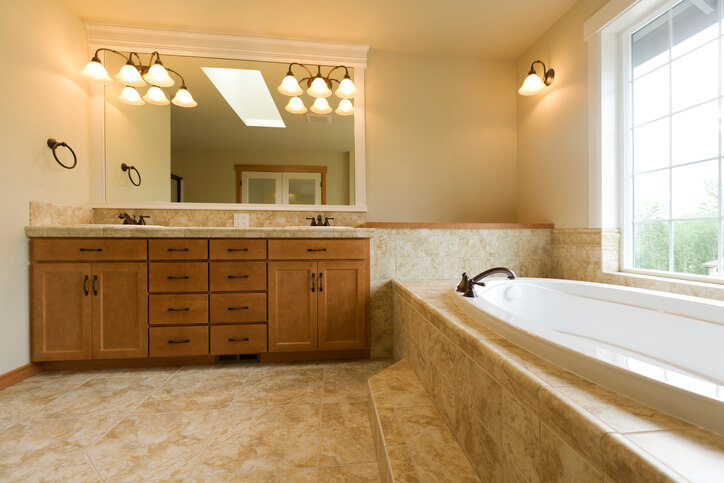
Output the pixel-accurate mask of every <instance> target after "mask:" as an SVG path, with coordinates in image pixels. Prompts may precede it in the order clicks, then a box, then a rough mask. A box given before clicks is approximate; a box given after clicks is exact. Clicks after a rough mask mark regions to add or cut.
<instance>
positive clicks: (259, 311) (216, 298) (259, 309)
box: [211, 293, 266, 324]
mask: <svg viewBox="0 0 724 483" xmlns="http://www.w3.org/2000/svg"><path fill="white" fill-rule="evenodd" d="M264 321H266V294H265V293H232V294H212V295H211V323H212V324H223V323H233V322H264Z"/></svg>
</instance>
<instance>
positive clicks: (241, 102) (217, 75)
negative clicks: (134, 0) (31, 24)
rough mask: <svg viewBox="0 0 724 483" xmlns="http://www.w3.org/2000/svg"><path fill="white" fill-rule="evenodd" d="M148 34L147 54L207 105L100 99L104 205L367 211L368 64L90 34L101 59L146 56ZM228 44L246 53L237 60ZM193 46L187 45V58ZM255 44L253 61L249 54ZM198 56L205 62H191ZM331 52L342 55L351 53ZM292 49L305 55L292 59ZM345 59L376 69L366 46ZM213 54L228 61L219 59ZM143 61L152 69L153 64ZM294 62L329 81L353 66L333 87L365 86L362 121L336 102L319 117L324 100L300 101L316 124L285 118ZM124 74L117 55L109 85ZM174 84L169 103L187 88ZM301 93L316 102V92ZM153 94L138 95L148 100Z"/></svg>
mask: <svg viewBox="0 0 724 483" xmlns="http://www.w3.org/2000/svg"><path fill="white" fill-rule="evenodd" d="M139 33H142V36H141V37H142V38H143V39H146V40H147V41H149V46H148V51H149V52H150V51H152V50H158V51H159V52H160V53H161V56H162V60H163V65H164V66H165V67H167V68H170V69H173V70H174V71H177V72H178V73H179V74H181V75H182V76H183V79H184V81H185V85H186V87H187V88H188V90H189V91H190V92H191V93H192V95H193V97H194V99H195V101H196V102H197V103H198V105H197V106H196V107H193V108H184V107H179V106H176V105H174V104H167V105H153V104H149V103H146V104H144V105H138V106H136V105H129V104H126V103H123V102H121V101H120V99H119V95H120V93H121V90H122V89H123V88H124V85H123V84H121V83H119V82H117V81H116V82H113V83H110V84H106V85H105V87H104V88H101V91H102V94H101V91H97V90H96V91H94V96H95V97H98V96H99V95H102V100H101V99H95V101H94V102H95V107H94V126H98V125H99V124H100V125H102V127H103V129H102V142H101V139H100V136H99V135H98V133H96V135H95V136H94V146H93V151H94V157H95V158H96V159H95V160H94V167H95V169H94V174H93V176H94V196H95V197H96V198H99V194H102V197H103V200H102V201H104V202H105V203H106V204H109V205H136V206H138V205H140V206H143V205H151V204H152V205H153V206H154V207H158V206H163V205H167V206H168V207H169V208H171V207H182V206H196V205H197V204H209V203H212V204H224V205H233V207H234V208H240V207H249V208H254V209H259V208H261V209H263V208H268V209H311V208H312V207H320V208H321V207H332V206H334V207H349V208H350V209H353V208H355V207H356V208H363V207H364V204H365V203H364V117H363V115H364V67H365V64H364V63H362V64H360V62H359V59H357V60H354V59H353V61H352V62H350V59H349V58H344V57H342V58H340V59H336V58H333V56H330V55H329V52H324V55H322V56H318V57H310V55H318V53H315V52H314V49H312V51H306V52H304V51H299V49H300V48H302V47H304V44H305V42H289V41H272V44H270V45H266V46H262V47H259V39H249V38H244V37H233V36H224V39H223V40H224V41H226V42H227V44H224V45H223V49H222V48H220V47H221V46H220V45H215V44H218V42H219V39H216V38H214V37H219V36H213V35H207V34H186V35H192V36H195V37H196V42H194V41H193V39H189V38H186V37H185V36H183V35H182V36H181V37H179V38H180V39H181V40H179V38H174V33H172V32H171V33H169V32H160V31H148V30H142V29H131V28H116V30H115V31H112V32H109V31H108V30H107V29H106V28H105V27H104V26H89V34H90V37H91V44H92V46H93V47H108V48H113V49H115V50H118V51H120V52H122V53H125V54H127V53H128V52H131V51H135V52H139V51H141V52H143V49H140V48H139V41H138V38H137V36H134V34H139ZM134 37H136V38H134ZM199 39H202V40H204V41H203V42H199V41H198V40H199ZM151 41H153V46H151ZM229 41H232V42H235V45H236V46H237V47H244V48H240V49H239V50H240V52H238V53H234V52H230V50H232V49H229V45H228V42H229ZM184 42H185V43H187V44H189V45H187V46H183V48H179V43H184ZM250 42H251V43H253V44H254V46H255V49H251V50H250V49H249V48H248V46H249V45H250ZM285 42H289V43H288V44H285ZM159 43H160V44H161V45H158V44H159ZM109 44H110V45H109ZM127 44H132V45H127ZM164 44H168V45H167V48H166V49H164V48H163V47H164ZM199 44H201V47H200V48H199V52H198V53H197V52H192V53H193V54H194V55H188V52H189V51H190V50H193V49H194V47H195V46H198V45H199ZM313 44H318V45H317V47H319V46H322V47H327V45H325V44H321V43H313ZM329 45H331V46H332V48H333V49H334V48H336V49H343V48H344V44H329ZM124 47H130V48H124ZM285 47H286V48H288V49H291V50H297V51H298V52H294V51H292V52H283V51H284V50H285ZM309 47H314V46H313V45H312V46H309ZM346 47H347V48H348V49H349V48H350V47H351V48H352V50H354V51H355V52H356V55H357V56H358V57H359V58H360V59H363V60H364V62H366V52H367V48H366V46H346ZM215 49H218V50H220V51H221V55H218V56H217V55H213V53H214V52H215ZM340 51H341V50H340ZM179 53H184V54H187V55H178V54H179ZM208 54H212V55H208ZM141 55H142V57H143V60H144V61H145V60H146V58H147V57H148V54H141ZM230 57H246V58H230ZM305 57H307V58H305ZM277 59H278V60H279V61H277ZM313 60H316V62H311V61H313ZM290 62H302V63H304V64H307V65H309V64H313V65H314V66H315V67H313V68H312V67H310V68H312V69H316V65H321V69H322V73H323V74H324V73H326V72H327V71H328V70H329V68H330V67H333V66H335V65H346V66H347V69H346V70H344V69H339V70H338V71H337V72H336V73H335V74H334V75H332V77H335V78H338V79H340V80H341V79H342V78H343V76H344V75H345V73H348V74H349V77H350V78H351V79H352V80H353V81H354V83H355V84H356V85H357V86H358V93H357V95H356V96H355V99H353V100H352V102H353V104H354V114H353V115H340V114H338V113H336V112H335V110H336V109H337V107H338V104H339V103H340V99H339V98H337V97H336V96H334V95H332V96H330V97H329V98H328V101H329V105H330V106H331V108H332V112H330V113H328V114H318V113H314V112H312V111H311V109H309V108H310V107H311V105H312V103H313V101H314V98H312V97H311V96H309V95H308V94H307V93H306V92H305V93H304V94H302V95H301V96H300V97H301V98H302V100H303V101H304V104H305V106H306V107H307V109H308V110H307V112H306V113H302V114H297V113H291V112H287V110H285V106H286V105H287V104H288V103H289V99H290V97H287V96H285V95H283V94H281V93H279V92H278V91H277V87H278V86H279V84H280V83H281V81H282V79H283V78H284V77H285V75H286V74H287V71H288V70H289V64H290ZM124 63H125V61H124V60H123V58H121V57H120V56H117V55H106V56H105V58H104V65H105V67H106V69H107V71H108V73H109V74H110V75H111V76H113V75H114V74H115V73H117V72H118V71H119V70H120V69H121V67H123V64H124ZM294 74H295V76H296V78H297V79H298V80H301V79H302V77H306V76H307V75H308V74H307V73H306V72H305V71H304V70H303V68H300V67H298V66H294ZM173 78H174V80H176V82H177V83H176V85H175V86H173V87H170V88H167V89H165V91H166V95H167V97H168V98H169V99H171V98H172V97H173V95H174V93H175V92H176V90H177V89H178V87H179V86H180V80H179V79H178V77H175V76H173ZM336 87H337V85H336V84H335V85H334V88H336ZM302 88H304V89H305V90H306V83H303V84H302ZM147 89H148V87H141V88H139V89H138V91H139V92H140V94H141V95H143V94H144V93H145V92H146V90H147ZM99 106H102V109H98V107H99ZM99 111H100V112H99ZM97 144H100V146H98V145H97ZM101 156H102V159H100V160H99V159H98V158H100V157H101ZM99 161H100V162H99ZM124 164H125V165H128V166H133V167H134V168H135V170H137V173H136V172H133V173H131V175H132V176H131V177H129V171H123V170H122V169H121V167H122V165H124ZM99 171H102V177H101V173H100V172H99ZM138 175H140V180H141V182H140V186H136V185H135V184H134V183H133V182H132V181H138V178H139V176H138ZM101 182H102V186H99V185H100V183H101ZM96 201H101V200H100V199H97V200H96ZM189 204H194V205H189ZM229 207H231V206H229Z"/></svg>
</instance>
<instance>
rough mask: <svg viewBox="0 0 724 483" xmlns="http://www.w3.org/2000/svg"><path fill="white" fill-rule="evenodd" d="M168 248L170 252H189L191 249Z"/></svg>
mask: <svg viewBox="0 0 724 483" xmlns="http://www.w3.org/2000/svg"><path fill="white" fill-rule="evenodd" d="M166 250H168V251H170V252H187V251H189V249H188V248H167V249H166Z"/></svg>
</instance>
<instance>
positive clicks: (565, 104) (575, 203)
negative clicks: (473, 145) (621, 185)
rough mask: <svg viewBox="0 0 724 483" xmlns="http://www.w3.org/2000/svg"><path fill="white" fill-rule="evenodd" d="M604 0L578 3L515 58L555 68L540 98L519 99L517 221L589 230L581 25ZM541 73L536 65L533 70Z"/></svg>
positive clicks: (520, 74)
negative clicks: (551, 82) (553, 74)
mask: <svg viewBox="0 0 724 483" xmlns="http://www.w3.org/2000/svg"><path fill="white" fill-rule="evenodd" d="M606 1H607V0H581V1H579V2H578V3H576V4H575V5H574V6H573V8H571V9H570V10H569V11H568V13H566V14H565V15H564V16H563V17H562V18H561V19H560V20H558V22H556V23H555V24H554V25H553V26H552V27H551V28H550V29H549V30H548V31H547V32H546V33H545V34H543V36H542V37H540V38H539V39H538V40H537V41H536V42H535V43H534V44H533V45H532V46H531V47H530V48H529V49H528V50H527V51H526V52H525V53H524V54H523V55H521V56H520V57H519V59H518V63H517V68H516V80H515V82H516V84H517V86H519V85H520V84H521V83H522V81H523V79H524V78H525V76H526V74H527V73H528V70H529V69H530V64H531V62H533V61H535V60H537V59H540V60H542V61H543V62H545V64H546V66H548V67H552V68H553V69H555V72H556V77H555V80H554V82H553V85H552V86H551V87H550V88H549V89H548V90H547V92H546V93H544V94H539V95H537V96H530V97H524V96H517V100H518V102H517V113H518V115H517V120H518V125H517V129H518V222H520V223H526V222H533V221H535V222H536V223H545V222H552V223H555V225H556V227H561V228H569V227H587V226H588V109H587V105H588V60H587V59H588V56H587V46H586V43H585V42H584V40H583V23H584V22H585V21H586V20H587V19H588V18H589V17H590V16H591V15H593V13H595V12H596V11H597V10H598V9H599V8H600V7H601V6H602V5H603V4H605V3H606ZM536 68H537V69H539V72H540V65H537V66H536Z"/></svg>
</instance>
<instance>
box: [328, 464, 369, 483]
mask: <svg viewBox="0 0 724 483" xmlns="http://www.w3.org/2000/svg"><path fill="white" fill-rule="evenodd" d="M317 481H318V482H319V483H367V482H370V483H372V482H377V481H380V471H379V469H378V468H377V463H368V464H363V465H348V466H327V467H320V468H319V471H318V479H317Z"/></svg>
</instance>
